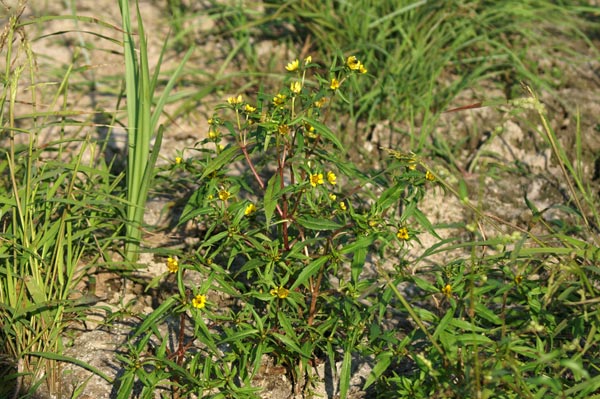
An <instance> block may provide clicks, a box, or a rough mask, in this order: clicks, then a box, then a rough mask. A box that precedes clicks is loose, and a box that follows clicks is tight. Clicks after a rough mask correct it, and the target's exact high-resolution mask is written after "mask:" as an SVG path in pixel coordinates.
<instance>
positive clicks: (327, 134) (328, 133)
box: [291, 116, 344, 151]
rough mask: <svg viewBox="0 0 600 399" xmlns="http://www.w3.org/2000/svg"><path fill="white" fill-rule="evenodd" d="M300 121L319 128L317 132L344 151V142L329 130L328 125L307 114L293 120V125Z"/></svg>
mask: <svg viewBox="0 0 600 399" xmlns="http://www.w3.org/2000/svg"><path fill="white" fill-rule="evenodd" d="M298 122H305V123H309V124H310V125H311V126H312V127H314V128H315V129H316V130H317V133H318V134H320V135H321V136H323V137H324V138H326V139H327V140H329V141H331V142H332V143H333V145H335V146H336V147H337V148H338V149H339V150H341V151H344V146H343V145H342V142H341V141H340V140H339V139H338V138H337V137H336V135H335V134H334V133H333V132H332V131H331V130H329V128H328V127H327V126H325V125H324V124H322V123H321V122H319V121H317V120H316V119H312V118H307V117H305V116H301V117H299V118H298V119H296V120H294V121H292V122H291V124H292V125H294V124H297V123H298Z"/></svg>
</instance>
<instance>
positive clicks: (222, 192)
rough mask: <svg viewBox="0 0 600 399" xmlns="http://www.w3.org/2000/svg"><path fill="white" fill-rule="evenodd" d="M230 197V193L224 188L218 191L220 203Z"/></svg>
mask: <svg viewBox="0 0 600 399" xmlns="http://www.w3.org/2000/svg"><path fill="white" fill-rule="evenodd" d="M229 197H231V193H230V192H229V191H227V190H225V189H224V188H222V189H220V190H219V199H220V200H221V201H227V200H228V199H229Z"/></svg>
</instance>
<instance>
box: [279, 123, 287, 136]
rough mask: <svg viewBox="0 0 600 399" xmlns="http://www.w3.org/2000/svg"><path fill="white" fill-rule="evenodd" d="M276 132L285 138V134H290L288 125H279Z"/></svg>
mask: <svg viewBox="0 0 600 399" xmlns="http://www.w3.org/2000/svg"><path fill="white" fill-rule="evenodd" d="M277 131H278V132H279V134H281V135H282V136H285V135H286V134H288V133H289V132H290V127H289V126H288V125H279V127H278V128H277Z"/></svg>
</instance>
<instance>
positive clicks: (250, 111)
mask: <svg viewBox="0 0 600 399" xmlns="http://www.w3.org/2000/svg"><path fill="white" fill-rule="evenodd" d="M244 111H246V112H247V113H249V114H251V113H252V112H254V111H256V107H253V106H252V105H250V104H246V105H245V106H244Z"/></svg>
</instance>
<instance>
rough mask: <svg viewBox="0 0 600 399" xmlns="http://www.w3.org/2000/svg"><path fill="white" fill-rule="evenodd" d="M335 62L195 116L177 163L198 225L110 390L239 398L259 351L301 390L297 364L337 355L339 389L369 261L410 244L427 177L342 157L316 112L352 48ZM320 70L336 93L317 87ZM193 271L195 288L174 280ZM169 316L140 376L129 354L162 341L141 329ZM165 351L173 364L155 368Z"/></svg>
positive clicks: (359, 341) (402, 165) (346, 79)
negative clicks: (200, 121) (195, 154)
mask: <svg viewBox="0 0 600 399" xmlns="http://www.w3.org/2000/svg"><path fill="white" fill-rule="evenodd" d="M335 65H338V66H335ZM335 65H334V67H332V68H331V69H330V70H328V71H327V70H326V71H324V72H325V73H324V74H323V71H322V69H321V67H320V66H319V65H317V64H315V63H313V62H312V61H311V60H310V58H307V59H305V60H300V61H298V60H296V61H295V62H291V63H290V64H288V70H291V71H290V77H289V78H288V80H287V81H286V85H285V86H284V87H283V88H282V89H281V90H280V91H279V92H277V93H270V94H266V93H259V95H258V98H257V99H256V102H255V103H254V102H250V101H245V100H244V99H243V97H242V96H241V95H239V96H237V95H236V96H232V97H230V98H228V100H227V104H224V105H223V106H222V107H221V112H219V113H217V114H215V115H214V116H213V117H212V118H211V119H210V121H209V132H208V137H207V138H206V139H205V140H204V141H202V142H201V146H200V147H198V151H199V152H200V154H201V157H200V158H199V159H198V160H194V159H190V160H189V161H187V162H186V163H182V164H180V165H179V166H180V167H182V168H190V170H192V171H197V172H194V173H197V175H196V176H197V179H198V180H197V181H198V184H199V185H200V188H199V189H198V190H197V191H196V192H195V193H194V194H193V195H192V197H191V199H190V201H189V202H188V204H187V206H186V208H185V209H184V211H183V214H182V218H181V223H187V222H193V223H194V224H198V225H201V226H202V231H201V233H200V234H201V237H200V239H201V241H200V244H199V246H198V248H196V249H195V251H194V253H193V255H192V256H189V257H185V256H184V255H183V254H182V256H181V261H180V263H181V264H179V262H178V265H177V267H175V266H174V262H175V260H174V259H173V258H171V259H170V260H169V266H170V269H171V271H175V269H177V285H178V287H179V290H178V293H177V294H176V295H175V297H172V298H170V299H169V300H167V301H165V302H164V303H163V304H162V305H161V306H160V307H159V308H158V309H156V310H155V311H154V312H153V313H152V314H151V315H150V316H149V317H148V318H147V319H146V321H145V322H144V323H143V324H142V325H141V326H140V328H139V329H138V330H137V333H136V336H137V337H140V340H139V341H137V343H135V344H133V346H132V348H131V350H130V355H129V358H127V359H125V361H126V362H127V364H128V365H129V372H128V373H127V374H126V375H125V376H124V378H123V380H122V386H121V391H120V395H122V396H121V397H127V396H128V395H129V392H130V389H131V386H133V384H132V382H131V380H132V379H133V378H135V377H137V378H139V379H150V380H151V381H152V383H151V385H149V386H148V387H149V388H152V387H154V386H156V384H159V383H161V382H162V381H163V380H165V379H168V380H169V381H170V383H171V384H173V386H174V387H176V388H177V392H178V394H180V395H186V394H188V393H190V392H194V393H196V394H203V393H207V392H208V391H210V390H211V389H219V390H220V392H222V394H223V395H236V397H244V395H246V394H250V393H252V392H254V388H252V385H251V382H252V379H253V377H254V376H255V375H256V373H257V371H258V370H259V369H260V367H261V365H262V364H263V362H264V361H265V355H268V356H269V357H270V358H271V359H272V360H273V361H274V362H275V363H276V364H280V365H282V366H284V367H285V368H286V370H287V372H288V374H289V376H290V377H291V378H292V380H293V381H294V385H295V387H296V390H297V391H301V390H302V389H308V388H309V386H306V384H308V381H310V379H311V378H312V371H311V367H310V365H314V364H316V363H317V362H320V361H321V360H325V359H329V361H330V362H331V365H332V367H333V365H334V364H335V362H337V361H341V362H342V366H341V370H340V372H339V377H340V385H339V393H340V395H341V396H342V397H346V395H347V393H348V388H349V382H350V370H351V367H352V356H353V354H354V353H356V352H361V351H363V350H364V349H365V348H363V345H364V340H365V339H366V336H367V334H368V329H369V326H370V325H372V324H373V323H375V322H376V321H377V320H378V317H376V316H375V315H374V314H373V313H372V312H371V311H370V309H369V307H368V306H366V305H365V301H367V303H368V301H373V303H376V304H377V303H379V301H380V299H379V298H380V293H379V292H378V291H377V290H373V286H374V285H377V284H379V282H378V279H377V277H376V276H374V275H373V272H374V270H373V267H374V266H375V265H379V264H381V265H383V264H384V263H385V256H384V255H385V254H389V253H396V254H397V255H396V256H402V255H401V254H403V253H405V252H406V245H407V244H408V243H409V242H410V241H412V240H414V239H416V236H417V234H418V228H417V227H418V225H416V224H414V220H415V218H414V217H413V216H415V215H417V214H418V212H419V211H418V208H417V204H418V202H419V200H420V199H421V198H422V196H423V193H424V189H425V185H426V182H427V179H426V175H425V171H424V170H423V169H421V168H420V167H419V168H417V163H416V160H415V158H414V157H413V156H407V157H404V156H398V159H395V158H393V162H392V163H391V164H390V167H389V169H388V171H387V172H386V173H384V174H382V173H380V172H373V173H371V172H367V171H359V170H358V169H356V168H355V167H354V166H353V165H352V164H351V163H348V162H347V161H346V160H345V159H344V158H345V157H344V149H343V147H342V146H341V143H340V142H339V141H338V139H337V135H336V134H334V132H332V131H331V130H329V128H328V127H327V126H326V125H325V124H323V123H322V122H321V120H322V118H323V115H324V114H326V113H327V110H328V108H329V104H330V102H331V101H332V100H333V99H335V98H336V97H338V96H339V97H341V96H343V94H342V92H343V89H344V87H345V86H346V85H349V84H350V82H352V81H354V80H355V79H358V78H364V77H363V76H360V74H361V73H360V71H361V70H362V69H363V68H361V66H362V64H361V63H360V62H359V61H358V60H357V59H356V58H354V57H349V58H348V60H347V61H345V62H342V63H340V62H338V63H336V64H335ZM314 73H316V74H314ZM319 73H320V74H319ZM313 74H314V76H313ZM334 79H335V81H336V82H339V89H335V90H334V89H332V88H331V87H330V86H332V82H333V81H334ZM333 86H334V87H335V86H337V85H333ZM338 91H339V92H338ZM196 163H198V165H195V164H196ZM419 217H420V218H423V217H422V215H420V216H419ZM423 219H424V218H423ZM407 227H408V228H407ZM425 227H427V225H425ZM368 254H371V256H372V257H373V258H372V259H369V260H367V256H368ZM194 274H196V275H199V277H198V276H196V279H197V281H199V283H198V284H197V285H195V284H194V285H190V284H186V282H188V281H190V275H194ZM369 274H371V277H369ZM218 293H225V294H226V295H227V297H229V300H230V301H232V306H231V307H230V308H229V309H217V308H216V306H217V305H218V304H216V303H214V302H211V297H215V298H217V297H218V296H217V295H218ZM198 296H200V297H201V298H204V297H207V298H208V301H209V302H208V304H207V305H206V307H204V306H202V309H195V304H194V298H198ZM388 300H389V296H388ZM202 304H203V305H204V303H202ZM384 307H385V306H384ZM174 315H177V317H178V318H179V327H178V328H179V331H180V335H179V338H178V339H179V346H178V349H177V351H169V350H167V349H165V350H164V351H162V352H161V354H162V356H159V355H157V354H155V355H154V356H152V370H153V371H152V372H150V373H148V371H147V370H146V369H145V368H144V367H143V366H142V367H136V366H135V364H136V360H135V359H139V358H143V357H145V356H147V353H146V345H145V344H143V343H144V342H148V340H150V339H151V338H150V337H153V339H155V340H156V342H165V340H166V337H165V336H164V335H163V333H161V332H160V331H159V330H158V329H156V328H153V327H152V326H155V325H156V324H157V322H158V321H163V322H164V321H166V320H167V319H168V318H169V317H173V316H174ZM379 317H381V315H379ZM206 319H207V320H208V322H207V321H206ZM188 321H189V322H191V323H192V326H193V327H190V329H192V330H193V331H194V338H196V339H198V340H199V341H200V342H201V345H192V348H193V350H191V349H190V348H187V347H186V346H185V345H184V343H183V341H190V340H192V339H193V338H191V337H190V338H188V337H187V334H188V332H187V331H186V330H185V323H187V322H188ZM207 324H210V325H211V327H210V329H209V328H208V327H207ZM190 342H191V341H190ZM173 359H175V363H176V366H177V368H176V370H178V371H177V372H176V373H171V374H164V372H163V371H162V370H164V369H165V368H169V369H173V367H174V366H173V364H171V362H173ZM208 359H219V360H217V361H215V360H212V361H208ZM234 375H235V376H236V379H235V381H232V377H233V376H234ZM248 390H249V391H248Z"/></svg>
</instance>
